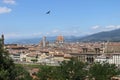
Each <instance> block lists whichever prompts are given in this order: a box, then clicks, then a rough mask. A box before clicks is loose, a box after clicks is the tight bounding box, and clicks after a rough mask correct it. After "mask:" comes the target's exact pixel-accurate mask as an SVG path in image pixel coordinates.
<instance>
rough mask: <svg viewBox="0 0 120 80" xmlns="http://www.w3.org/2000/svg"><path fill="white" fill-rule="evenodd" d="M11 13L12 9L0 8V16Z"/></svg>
mask: <svg viewBox="0 0 120 80" xmlns="http://www.w3.org/2000/svg"><path fill="white" fill-rule="evenodd" d="M11 11H12V9H10V8H7V7H0V14H3V13H10V12H11Z"/></svg>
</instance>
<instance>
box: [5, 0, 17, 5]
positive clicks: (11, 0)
mask: <svg viewBox="0 0 120 80" xmlns="http://www.w3.org/2000/svg"><path fill="white" fill-rule="evenodd" d="M3 3H6V4H15V3H16V2H15V0H3Z"/></svg>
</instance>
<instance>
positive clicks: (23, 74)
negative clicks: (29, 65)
mask: <svg viewBox="0 0 120 80" xmlns="http://www.w3.org/2000/svg"><path fill="white" fill-rule="evenodd" d="M14 70H15V72H16V78H15V80H32V77H31V76H30V73H29V72H28V71H27V70H26V69H25V68H24V67H23V66H22V65H16V67H15V69H14Z"/></svg>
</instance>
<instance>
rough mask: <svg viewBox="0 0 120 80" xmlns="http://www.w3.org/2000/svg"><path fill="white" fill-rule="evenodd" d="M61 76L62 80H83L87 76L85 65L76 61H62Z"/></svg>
mask: <svg viewBox="0 0 120 80" xmlns="http://www.w3.org/2000/svg"><path fill="white" fill-rule="evenodd" d="M60 67H61V70H60V71H61V74H60V75H61V76H62V77H63V78H64V80H84V79H85V77H86V75H87V70H85V68H86V65H85V63H83V62H80V61H78V60H77V59H71V60H70V61H63V62H62V63H61V66H60Z"/></svg>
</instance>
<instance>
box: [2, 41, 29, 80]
mask: <svg viewBox="0 0 120 80" xmlns="http://www.w3.org/2000/svg"><path fill="white" fill-rule="evenodd" d="M0 80H31V78H30V75H29V73H28V72H27V71H26V70H25V69H24V68H23V67H21V66H16V65H15V64H14V62H13V60H12V59H11V58H10V57H9V52H8V51H7V50H6V49H4V46H3V45H2V44H1V43H0Z"/></svg>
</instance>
